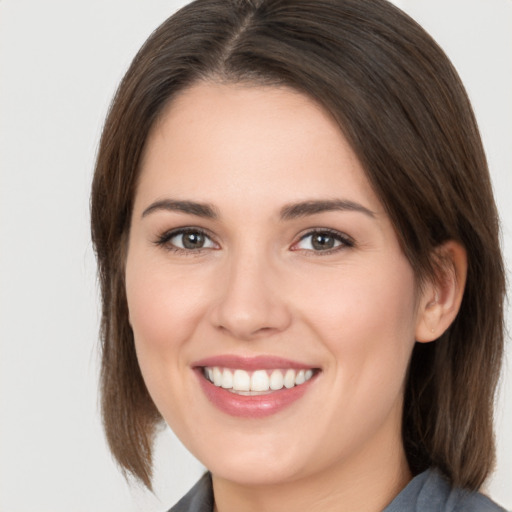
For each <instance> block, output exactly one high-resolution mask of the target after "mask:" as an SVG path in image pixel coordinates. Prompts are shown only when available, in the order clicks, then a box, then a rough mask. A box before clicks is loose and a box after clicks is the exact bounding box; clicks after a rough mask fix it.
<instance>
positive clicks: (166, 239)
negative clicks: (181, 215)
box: [154, 227, 216, 256]
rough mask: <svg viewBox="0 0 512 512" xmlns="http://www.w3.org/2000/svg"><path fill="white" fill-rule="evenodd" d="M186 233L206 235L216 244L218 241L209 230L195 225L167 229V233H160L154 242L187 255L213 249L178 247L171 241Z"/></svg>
mask: <svg viewBox="0 0 512 512" xmlns="http://www.w3.org/2000/svg"><path fill="white" fill-rule="evenodd" d="M186 234H194V235H200V236H204V237H205V238H206V239H208V240H210V241H211V242H212V243H214V244H215V243H216V242H215V241H214V240H213V238H212V236H211V235H210V234H209V233H208V232H207V231H205V230H204V229H201V228H195V227H186V228H178V229H173V230H171V231H166V232H165V233H163V234H162V235H160V236H159V237H158V238H157V239H156V240H155V242H154V243H155V245H157V246H159V247H163V248H164V249H166V250H167V251H170V252H174V253H178V254H184V255H187V256H189V255H192V256H195V255H199V254H201V253H202V252H203V251H205V250H209V249H211V247H199V248H197V249H187V248H184V247H177V246H176V245H174V244H172V243H170V242H171V240H172V239H173V238H174V237H177V236H180V235H186Z"/></svg>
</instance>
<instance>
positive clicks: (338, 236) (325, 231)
mask: <svg viewBox="0 0 512 512" xmlns="http://www.w3.org/2000/svg"><path fill="white" fill-rule="evenodd" d="M186 234H195V235H200V236H204V237H205V238H206V239H208V240H210V242H211V243H213V244H215V243H216V242H215V241H214V240H213V238H212V236H211V235H210V234H209V233H208V232H207V231H205V230H204V229H201V228H195V227H186V228H179V229H174V230H171V231H167V232H165V233H163V234H162V235H160V236H159V237H158V238H157V240H156V241H155V242H154V243H155V245H157V246H159V247H163V248H165V249H166V250H168V251H170V252H174V253H179V254H185V255H199V254H201V253H202V252H203V251H205V250H210V249H212V247H199V248H197V249H187V248H183V247H177V246H176V245H174V244H171V243H170V241H171V240H172V239H173V238H174V237H177V236H180V235H186ZM315 235H327V236H328V237H332V238H333V239H334V240H335V241H336V242H339V245H337V246H335V247H333V248H331V249H326V250H318V251H315V250H311V249H300V248H295V249H294V247H295V246H297V245H298V244H300V243H301V242H302V241H303V240H306V239H307V238H308V237H313V236H315ZM354 246H355V243H354V240H353V239H352V238H350V237H349V236H347V235H345V234H344V233H341V232H339V231H336V230H334V229H329V228H322V229H313V230H311V231H308V232H307V233H305V234H304V235H302V236H301V237H300V238H299V240H298V241H297V242H294V243H293V245H292V248H291V250H292V251H304V252H307V253H309V254H313V255H315V256H325V255H329V254H333V253H335V252H338V251H340V250H344V249H347V248H351V247H354Z"/></svg>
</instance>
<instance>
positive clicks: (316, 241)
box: [312, 233, 334, 251]
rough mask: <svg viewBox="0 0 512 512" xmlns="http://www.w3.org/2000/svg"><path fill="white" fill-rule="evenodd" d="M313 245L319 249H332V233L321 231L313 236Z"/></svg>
mask: <svg viewBox="0 0 512 512" xmlns="http://www.w3.org/2000/svg"><path fill="white" fill-rule="evenodd" d="M312 245H313V248H314V249H318V250H319V251H321V250H325V249H332V248H333V247H334V238H333V237H332V236H331V235H328V234H325V233H320V234H318V235H315V236H314V237H313V240H312Z"/></svg>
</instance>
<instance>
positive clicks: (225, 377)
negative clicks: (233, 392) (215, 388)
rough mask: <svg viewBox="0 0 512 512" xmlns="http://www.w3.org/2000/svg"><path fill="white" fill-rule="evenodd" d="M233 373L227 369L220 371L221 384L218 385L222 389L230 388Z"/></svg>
mask: <svg viewBox="0 0 512 512" xmlns="http://www.w3.org/2000/svg"><path fill="white" fill-rule="evenodd" d="M233 380H234V378H233V374H232V373H231V372H230V371H229V370H224V371H223V372H222V384H221V385H220V386H221V387H222V388H224V389H231V388H232V387H233Z"/></svg>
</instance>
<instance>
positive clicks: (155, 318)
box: [126, 251, 205, 371]
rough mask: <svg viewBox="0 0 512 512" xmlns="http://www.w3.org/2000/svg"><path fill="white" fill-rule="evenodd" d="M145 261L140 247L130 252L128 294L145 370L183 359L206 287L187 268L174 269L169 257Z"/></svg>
mask: <svg viewBox="0 0 512 512" xmlns="http://www.w3.org/2000/svg"><path fill="white" fill-rule="evenodd" d="M141 261H142V257H140V256H139V255H138V254H137V252H136V251H133V253H131V254H130V253H129V256H128V259H127V267H126V294H127V301H128V309H129V315H130V323H131V326H132V329H133V333H134V338H135V345H136V349H137V355H138V357H139V362H140V364H141V368H143V371H144V366H149V365H150V364H151V365H154V368H155V369H158V368H162V370H163V369H165V368H166V367H167V368H169V365H170V366H176V365H177V364H180V363H182V361H180V359H179V358H180V357H181V356H182V352H181V351H180V350H179V349H180V348H181V346H182V345H183V343H184V341H185V340H187V339H189V338H190V337H191V336H192V334H193V332H194V330H195V329H196V327H197V325H198V321H199V318H200V317H201V315H202V311H203V309H204V307H203V306H204V302H205V298H204V296H203V295H204V289H203V288H204V287H203V286H198V280H197V279H195V278H193V277H192V276H190V274H189V273H188V272H187V269H178V270H181V271H174V272H170V271H169V269H168V268H165V267H166V264H165V261H164V262H163V263H162V262H158V263H153V262H148V261H147V257H146V258H145V261H143V264H141ZM199 281H200V279H199ZM146 360H147V361H146ZM146 362H147V364H146Z"/></svg>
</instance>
